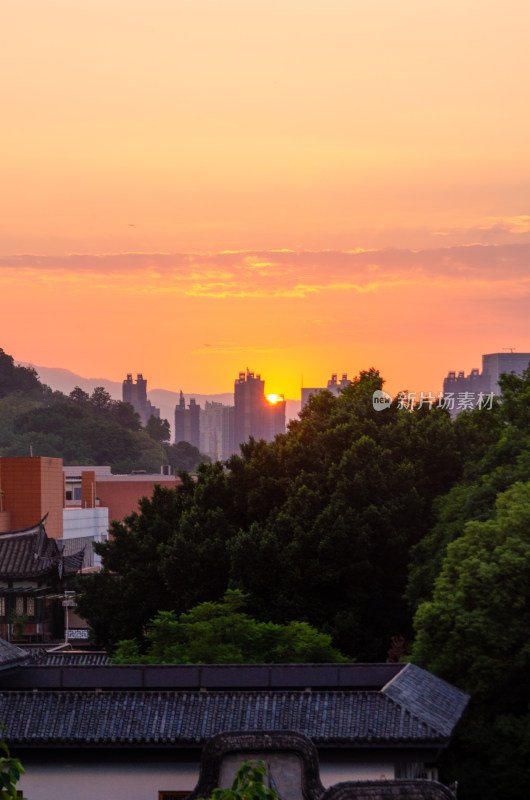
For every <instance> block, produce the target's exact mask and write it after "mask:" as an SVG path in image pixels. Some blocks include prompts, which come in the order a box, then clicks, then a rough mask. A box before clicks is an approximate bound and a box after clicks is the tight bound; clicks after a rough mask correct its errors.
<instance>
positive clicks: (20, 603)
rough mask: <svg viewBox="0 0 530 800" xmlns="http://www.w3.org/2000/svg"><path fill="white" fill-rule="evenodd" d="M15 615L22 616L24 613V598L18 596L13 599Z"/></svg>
mask: <svg viewBox="0 0 530 800" xmlns="http://www.w3.org/2000/svg"><path fill="white" fill-rule="evenodd" d="M15 613H16V614H23V613H24V598H23V597H21V596H20V595H19V596H18V597H17V598H16V599H15Z"/></svg>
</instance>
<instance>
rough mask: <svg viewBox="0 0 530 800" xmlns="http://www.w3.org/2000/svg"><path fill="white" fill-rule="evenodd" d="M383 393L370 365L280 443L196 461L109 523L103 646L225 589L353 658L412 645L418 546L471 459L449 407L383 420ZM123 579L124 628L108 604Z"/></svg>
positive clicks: (89, 604) (104, 550) (96, 582)
mask: <svg viewBox="0 0 530 800" xmlns="http://www.w3.org/2000/svg"><path fill="white" fill-rule="evenodd" d="M381 386H382V379H381V378H380V376H379V375H378V373H377V372H376V371H375V370H369V371H367V372H364V373H361V375H360V376H359V378H358V379H356V380H355V381H354V382H353V383H352V385H351V386H350V387H348V389H346V391H344V392H343V394H342V395H341V396H339V397H334V396H332V395H331V394H330V393H328V392H324V393H322V394H321V395H318V396H317V397H314V398H312V399H311V401H310V402H309V404H308V405H307V406H306V408H304V410H303V412H302V414H301V416H300V419H299V420H298V421H296V422H293V423H291V425H290V429H289V431H288V433H287V434H285V435H284V436H279V437H277V438H276V439H275V441H274V442H272V443H270V444H266V443H265V442H263V441H259V442H256V441H253V440H250V441H249V442H248V443H247V444H244V445H243V446H242V452H241V456H240V457H237V456H233V457H232V458H231V459H230V461H229V462H228V463H227V465H226V467H223V465H221V464H200V465H199V466H198V468H197V479H196V480H192V479H191V478H190V477H189V476H187V475H186V474H185V473H181V477H182V480H183V483H182V485H181V486H179V487H177V488H176V489H175V490H174V491H171V492H169V493H168V494H164V493H160V491H157V492H155V494H154V495H153V498H152V500H146V501H145V502H144V504H143V505H142V513H141V514H140V515H133V516H132V517H129V518H127V519H126V520H125V521H124V523H123V526H120V527H119V528H113V532H114V534H115V536H116V540H115V542H109V543H107V544H105V545H103V546H102V547H101V550H100V552H101V554H102V557H103V565H104V569H103V571H102V573H101V575H100V576H91V577H90V579H87V581H86V583H82V584H81V587H82V588H81V597H80V600H79V602H80V607H81V606H82V608H83V612H82V613H83V615H84V616H85V617H86V618H87V619H88V620H89V622H90V624H91V625H92V627H93V628H94V630H95V631H97V637H98V638H99V639H100V641H101V642H102V643H105V645H106V646H110V647H112V646H115V645H116V643H117V642H118V641H119V639H123V638H124V637H125V638H131V637H135V638H137V637H138V636H140V635H141V631H142V629H143V628H144V627H145V626H146V625H147V624H148V622H149V620H151V619H153V617H154V615H155V613H156V612H157V611H174V612H175V614H176V615H177V616H178V615H180V614H182V613H183V612H186V611H189V610H190V609H191V608H193V607H194V606H196V605H197V604H199V603H203V602H206V601H217V600H218V598H219V597H222V596H223V594H224V592H225V591H226V590H227V588H229V587H230V588H239V589H241V590H242V591H243V592H244V593H245V594H246V595H248V598H249V600H248V613H249V614H250V615H251V616H252V617H253V618H255V619H256V620H257V621H260V622H265V623H268V622H272V623H275V624H280V625H282V624H285V623H287V622H289V621H290V620H298V621H299V622H300V623H302V622H304V623H307V624H309V625H310V626H313V627H314V628H316V629H317V630H320V631H322V632H324V633H326V634H329V635H331V636H332V638H333V640H334V643H335V646H337V647H339V648H340V650H341V651H342V652H344V653H346V654H348V655H350V656H351V657H355V658H360V659H363V660H369V661H371V660H377V659H385V658H386V654H387V651H388V647H389V645H390V643H391V638H392V636H396V635H399V634H401V635H403V636H405V638H407V639H408V638H409V637H410V634H411V618H410V612H409V610H408V608H407V605H406V604H405V602H404V600H403V591H404V587H405V583H406V576H407V567H408V562H409V553H410V548H411V546H412V545H414V544H415V543H416V542H418V541H419V540H420V539H421V537H422V536H423V535H425V533H426V532H427V531H428V529H429V526H430V525H431V523H432V505H433V501H434V500H435V498H436V497H437V496H439V495H440V494H445V493H446V492H447V490H448V489H449V488H450V487H451V485H452V483H453V482H454V481H455V480H456V479H457V478H458V477H459V476H460V474H461V458H460V455H459V450H458V446H457V439H456V436H455V434H454V431H453V423H452V422H451V420H450V418H449V416H448V414H447V413H446V412H444V411H442V410H440V409H434V410H432V411H429V412H425V411H417V412H414V413H409V412H407V411H404V410H400V409H399V408H398V407H397V404H393V406H392V407H391V408H389V409H387V410H385V411H384V412H381V413H380V412H376V411H374V408H373V405H372V394H373V391H374V390H375V389H378V388H380V387H381ZM166 447H167V446H166ZM168 491H169V490H168ZM140 553H141V556H140V555H138V554H140ZM113 573H117V574H119V576H120V577H119V582H120V591H121V599H120V597H118V598H117V605H116V606H115V608H114V612H115V620H118V621H119V624H118V623H117V622H116V621H113V620H111V619H110V618H109V615H108V614H106V612H104V611H103V610H102V609H101V601H100V597H99V595H100V594H101V592H102V591H103V590H104V588H105V586H106V585H107V584H108V582H109V581H113V582H116V581H117V580H118V579H117V578H116V577H115V576H113ZM118 594H119V593H118ZM153 601H154V602H156V603H157V605H153ZM120 627H121V630H122V632H121V635H119V636H118V637H117V636H116V631H117V630H119V629H120Z"/></svg>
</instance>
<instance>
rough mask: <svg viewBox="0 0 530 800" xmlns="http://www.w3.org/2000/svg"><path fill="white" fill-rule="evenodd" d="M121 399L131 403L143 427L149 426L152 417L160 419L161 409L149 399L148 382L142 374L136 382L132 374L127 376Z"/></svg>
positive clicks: (139, 374) (137, 377)
mask: <svg viewBox="0 0 530 800" xmlns="http://www.w3.org/2000/svg"><path fill="white" fill-rule="evenodd" d="M121 397H122V400H123V402H124V403H130V404H131V406H132V407H133V408H134V410H135V411H136V413H137V414H139V415H140V420H141V422H142V425H147V423H148V421H149V418H150V417H157V418H159V417H160V409H159V408H156V407H155V406H154V405H153V404H152V403H151V401H150V400H148V399H147V381H146V380H145V378H144V376H143V375H142V373H141V372H139V373H138V375H137V376H136V381H134V380H133V376H132V374H131V373H129V374H128V375H127V378H126V379H125V380H124V381H123V384H122V394H121Z"/></svg>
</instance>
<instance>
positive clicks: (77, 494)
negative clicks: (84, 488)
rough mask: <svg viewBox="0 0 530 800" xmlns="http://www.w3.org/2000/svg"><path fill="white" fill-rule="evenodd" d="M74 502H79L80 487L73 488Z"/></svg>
mask: <svg viewBox="0 0 530 800" xmlns="http://www.w3.org/2000/svg"><path fill="white" fill-rule="evenodd" d="M74 500H81V487H80V486H75V487H74Z"/></svg>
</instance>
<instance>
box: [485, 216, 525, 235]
mask: <svg viewBox="0 0 530 800" xmlns="http://www.w3.org/2000/svg"><path fill="white" fill-rule="evenodd" d="M477 227H478V230H481V231H504V232H508V233H530V216H528V215H526V214H520V215H519V216H516V217H485V218H484V220H483V221H482V223H481V224H480V225H478V226H477Z"/></svg>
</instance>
